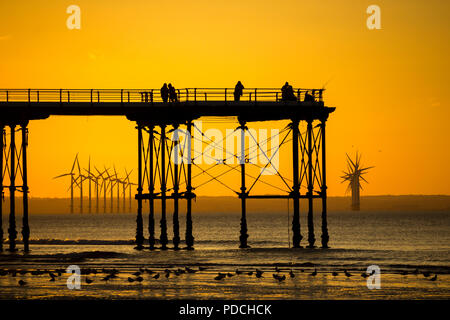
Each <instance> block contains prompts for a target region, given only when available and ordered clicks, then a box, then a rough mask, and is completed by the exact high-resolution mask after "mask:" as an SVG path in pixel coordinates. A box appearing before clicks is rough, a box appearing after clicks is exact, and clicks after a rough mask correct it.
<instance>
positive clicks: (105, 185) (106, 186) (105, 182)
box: [94, 167, 108, 213]
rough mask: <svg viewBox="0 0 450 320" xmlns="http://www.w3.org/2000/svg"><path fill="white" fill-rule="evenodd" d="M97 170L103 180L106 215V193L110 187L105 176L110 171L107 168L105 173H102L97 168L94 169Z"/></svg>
mask: <svg viewBox="0 0 450 320" xmlns="http://www.w3.org/2000/svg"><path fill="white" fill-rule="evenodd" d="M94 168H95V170H96V171H97V172H98V174H99V175H98V176H97V177H100V178H101V179H102V188H103V211H104V213H106V192H107V191H108V185H107V181H106V179H107V178H105V177H104V176H103V174H104V173H106V172H107V171H108V169H106V168H105V170H104V171H103V172H100V171H99V170H98V169H97V168H96V167H94Z"/></svg>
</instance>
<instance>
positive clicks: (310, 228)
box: [307, 120, 316, 248]
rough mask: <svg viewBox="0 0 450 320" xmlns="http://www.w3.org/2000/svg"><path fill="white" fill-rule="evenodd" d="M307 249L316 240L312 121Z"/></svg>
mask: <svg viewBox="0 0 450 320" xmlns="http://www.w3.org/2000/svg"><path fill="white" fill-rule="evenodd" d="M307 130H308V243H309V245H308V248H314V247H315V246H314V244H315V242H316V239H315V237H314V216H313V188H314V176H313V159H312V158H313V149H312V136H313V129H312V121H311V120H310V121H308V128H307Z"/></svg>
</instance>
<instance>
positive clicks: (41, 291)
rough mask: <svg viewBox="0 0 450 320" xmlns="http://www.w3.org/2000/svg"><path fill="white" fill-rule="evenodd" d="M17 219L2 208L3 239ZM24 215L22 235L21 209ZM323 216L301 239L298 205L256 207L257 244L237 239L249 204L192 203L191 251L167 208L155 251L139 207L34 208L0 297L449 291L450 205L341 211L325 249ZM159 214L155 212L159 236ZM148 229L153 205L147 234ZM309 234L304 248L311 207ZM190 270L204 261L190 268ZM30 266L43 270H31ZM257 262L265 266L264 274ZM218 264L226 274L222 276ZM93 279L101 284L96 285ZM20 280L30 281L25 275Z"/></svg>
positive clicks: (251, 216) (4, 256)
mask: <svg viewBox="0 0 450 320" xmlns="http://www.w3.org/2000/svg"><path fill="white" fill-rule="evenodd" d="M7 218H8V217H7V215H6V214H4V216H3V232H4V238H5V240H4V244H3V246H4V249H7V247H8V243H7V239H6V238H7V236H8V233H7V222H8V220H7ZM16 218H17V230H18V232H19V233H18V234H19V236H20V230H21V216H20V215H18V216H17V217H16ZM320 218H321V217H320V213H317V214H316V216H315V225H314V232H315V239H316V242H315V245H316V246H317V248H314V249H308V248H300V249H298V248H297V249H294V248H292V231H291V222H292V215H289V214H286V213H256V212H250V213H248V214H247V225H248V235H249V238H248V244H249V246H250V248H247V249H239V232H240V214H237V213H210V214H208V213H201V214H195V213H194V214H193V234H194V237H195V244H194V247H195V249H194V250H185V249H184V248H185V244H184V241H183V240H182V242H181V244H180V247H181V250H173V244H172V242H171V240H172V238H173V234H172V214H171V213H168V214H167V233H168V238H169V240H170V243H169V245H168V247H169V249H168V250H161V249H160V248H159V245H158V244H157V248H156V249H155V250H149V249H148V244H147V242H146V243H145V246H146V248H145V249H144V250H136V249H135V246H134V243H133V239H134V237H135V233H136V214H135V213H89V214H88V213H84V214H80V213H73V214H31V215H30V218H29V222H30V228H31V241H30V249H31V251H30V252H29V253H24V252H22V251H21V250H22V248H23V246H22V244H21V242H20V241H18V245H17V247H18V249H19V251H17V252H8V251H6V250H4V251H3V252H2V253H0V270H6V271H8V273H9V274H8V275H4V276H0V299H22V298H28V299H448V298H450V212H362V211H361V212H356V211H344V212H331V213H329V215H328V232H329V236H330V240H329V247H330V248H329V249H321V248H320V246H321V219H320ZM159 219H160V215H158V214H157V215H156V217H155V231H156V237H157V238H158V237H159V234H160V232H159ZM179 220H180V236H181V239H184V232H185V215H184V214H180V216H179ZM147 228H148V214H144V235H145V236H146V237H148V230H147ZM301 234H302V236H303V239H302V241H301V244H302V245H303V246H305V247H306V246H307V245H308V241H307V239H308V229H307V221H306V214H303V213H302V214H301ZM19 238H20V237H19ZM19 240H20V239H19ZM73 265H75V266H78V267H79V268H80V269H81V277H82V279H81V281H82V286H81V289H78V290H77V289H68V286H67V279H68V277H69V274H68V273H67V270H66V269H67V268H68V267H69V266H73ZM371 266H372V268H373V266H376V267H378V268H379V270H380V280H381V281H380V283H381V286H380V288H373V287H372V288H369V287H370V286H369V285H368V278H369V277H370V275H371V274H370V272H369V273H368V271H367V268H369V267H371ZM188 269H189V270H191V271H192V270H194V271H192V272H183V270H184V271H186V270H188ZM21 270H25V271H28V273H27V272H23V273H24V274H21V273H20V271H21ZM32 270H38V271H39V270H40V271H44V272H41V273H42V274H37V275H36V274H35V275H32V274H31V271H32ZM51 270H54V271H51ZM58 270H59V273H60V274H59V275H58V276H57V278H56V281H53V280H52V281H50V280H51V278H49V276H48V273H49V272H52V273H53V274H56V272H57V271H58ZM111 270H116V271H117V272H118V273H117V274H118V276H117V278H114V279H109V280H106V281H105V280H104V278H105V274H106V275H107V274H108V273H109V272H111ZM180 270H181V271H180ZM256 270H259V271H261V272H263V275H262V276H261V277H259V278H257V277H256V276H255V273H256ZM370 270H372V269H370ZM135 272H141V273H142V275H143V280H141V281H140V282H139V281H134V280H133V279H135V278H136V275H134V273H135ZM333 272H334V274H333ZM35 273H36V272H35ZM219 273H222V274H226V277H225V278H224V279H220V280H217V279H216V276H217V275H218V274H219ZM156 274H160V277H159V278H158V279H155V278H154V276H155V275H156ZM167 274H169V276H167ZM367 274H368V275H369V277H368V276H367ZM274 275H280V276H281V277H282V276H283V275H284V276H285V279H283V280H278V279H276V277H274ZM435 275H436V279H434V280H433V278H434V276H435ZM86 278H88V279H89V280H92V283H90V284H87V283H86ZM130 278H131V280H130ZM20 279H22V280H23V281H25V282H26V284H25V285H19V284H18V281H19V280H20Z"/></svg>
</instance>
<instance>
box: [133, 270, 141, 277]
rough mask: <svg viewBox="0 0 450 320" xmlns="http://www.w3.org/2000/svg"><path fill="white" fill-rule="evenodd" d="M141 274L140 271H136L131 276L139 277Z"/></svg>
mask: <svg viewBox="0 0 450 320" xmlns="http://www.w3.org/2000/svg"><path fill="white" fill-rule="evenodd" d="M141 274H142V273H141V272H140V271H136V272H135V273H132V275H133V276H136V277H139V276H140V275H141Z"/></svg>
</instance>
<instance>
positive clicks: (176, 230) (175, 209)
mask: <svg viewBox="0 0 450 320" xmlns="http://www.w3.org/2000/svg"><path fill="white" fill-rule="evenodd" d="M177 129H178V125H174V134H175V135H176V137H175V138H174V139H173V140H174V141H175V143H180V141H179V137H178V131H177ZM172 152H174V164H173V217H172V223H173V240H172V241H173V247H174V249H175V250H178V249H179V244H180V223H179V221H178V202H179V201H178V197H179V193H178V191H179V181H178V162H179V154H178V152H179V149H178V148H175V150H174V151H172ZM169 161H170V159H169ZM169 165H170V164H169Z"/></svg>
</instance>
